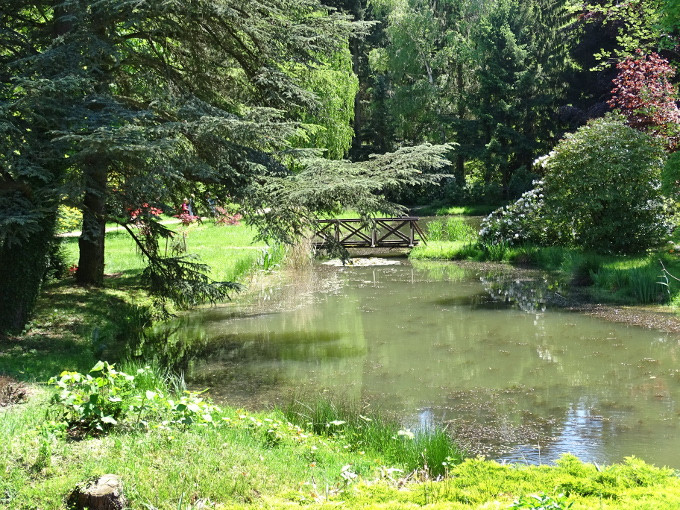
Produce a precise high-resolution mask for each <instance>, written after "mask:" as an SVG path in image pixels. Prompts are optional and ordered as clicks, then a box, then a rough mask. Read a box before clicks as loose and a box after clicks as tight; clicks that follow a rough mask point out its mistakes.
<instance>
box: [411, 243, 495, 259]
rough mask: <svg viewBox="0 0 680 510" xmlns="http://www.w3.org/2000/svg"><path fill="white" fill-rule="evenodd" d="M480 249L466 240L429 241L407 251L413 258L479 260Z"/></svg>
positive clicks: (480, 255)
mask: <svg viewBox="0 0 680 510" xmlns="http://www.w3.org/2000/svg"><path fill="white" fill-rule="evenodd" d="M481 257H482V250H481V249H479V248H478V247H477V246H476V245H474V244H472V243H469V242H466V241H430V242H428V243H427V244H425V243H421V244H419V245H418V246H415V247H414V248H413V249H412V250H411V252H410V253H409V258H411V259H414V260H426V259H429V260H463V259H473V260H479V259H481Z"/></svg>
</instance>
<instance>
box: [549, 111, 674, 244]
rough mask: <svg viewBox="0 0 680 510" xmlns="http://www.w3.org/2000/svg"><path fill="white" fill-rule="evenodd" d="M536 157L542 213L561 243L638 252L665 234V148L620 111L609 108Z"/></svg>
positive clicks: (666, 229)
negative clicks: (539, 167) (540, 173)
mask: <svg viewBox="0 0 680 510" xmlns="http://www.w3.org/2000/svg"><path fill="white" fill-rule="evenodd" d="M541 164H542V166H543V168H544V169H545V176H544V179H543V190H544V193H545V204H544V207H545V210H544V214H545V216H544V219H545V220H547V223H548V224H550V225H551V228H552V229H553V230H554V232H555V235H556V241H558V242H560V243H561V244H566V245H573V246H576V247H582V248H586V249H592V250H595V251H598V252H603V253H636V252H640V251H643V250H645V249H647V248H650V247H652V246H656V245H659V244H660V243H661V242H663V241H664V240H665V239H666V238H667V236H668V235H669V234H670V222H669V217H668V213H667V210H666V207H665V205H664V202H663V200H662V196H661V192H660V177H661V169H662V166H663V150H662V148H661V147H660V146H659V145H658V144H657V143H656V142H655V141H654V140H653V139H652V138H651V137H650V136H648V135H646V134H644V133H641V132H639V131H636V130H635V129H633V128H630V127H628V126H626V125H625V124H624V123H623V122H622V121H621V120H620V118H618V117H616V116H614V115H607V116H605V117H603V118H600V119H596V120H594V121H591V122H590V123H588V124H587V125H586V126H583V127H581V128H580V129H579V130H578V131H576V132H575V133H573V134H568V135H566V136H565V137H564V138H563V139H562V140H561V141H560V142H559V143H558V144H557V147H556V148H555V150H554V151H553V152H551V153H550V154H549V155H548V156H547V157H544V158H542V160H541Z"/></svg>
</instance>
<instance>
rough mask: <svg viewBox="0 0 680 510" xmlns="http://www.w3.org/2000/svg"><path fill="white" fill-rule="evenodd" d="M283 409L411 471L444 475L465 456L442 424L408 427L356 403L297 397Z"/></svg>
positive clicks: (289, 415) (299, 422) (309, 426)
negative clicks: (367, 413)
mask: <svg viewBox="0 0 680 510" xmlns="http://www.w3.org/2000/svg"><path fill="white" fill-rule="evenodd" d="M283 412H284V415H285V416H286V418H287V419H288V420H289V421H291V422H292V423H295V424H297V425H299V426H301V427H304V428H306V429H307V430H309V431H310V432H313V433H315V434H318V435H326V436H330V437H334V438H336V439H339V440H341V441H345V442H346V443H347V444H349V445H351V448H352V449H354V450H357V449H358V450H360V451H363V452H370V453H372V454H373V455H377V456H379V457H380V458H382V459H384V461H385V462H387V463H388V464H395V465H398V466H401V467H402V468H403V469H406V470H407V471H424V472H426V473H428V475H429V476H433V477H436V476H441V475H443V474H444V473H445V471H446V469H447V466H448V465H453V464H456V463H459V462H460V461H461V460H462V458H463V453H462V452H461V450H460V449H459V448H458V447H457V446H456V445H455V443H454V442H453V440H452V439H451V437H449V436H448V435H447V433H446V432H445V431H444V430H443V429H442V428H440V427H434V428H432V429H424V430H415V431H411V430H406V429H404V428H403V427H402V426H401V425H400V424H399V423H398V422H397V421H396V420H390V419H388V418H386V417H384V416H380V415H370V416H365V415H364V414H362V410H361V409H360V408H359V407H358V406H357V405H356V404H351V403H349V404H348V403H341V404H336V403H332V402H330V401H328V400H317V401H314V402H312V403H309V404H307V403H302V402H299V401H295V402H293V403H291V404H289V405H288V407H286V408H285V410H284V411H283Z"/></svg>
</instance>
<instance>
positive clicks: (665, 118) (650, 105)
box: [608, 50, 680, 151]
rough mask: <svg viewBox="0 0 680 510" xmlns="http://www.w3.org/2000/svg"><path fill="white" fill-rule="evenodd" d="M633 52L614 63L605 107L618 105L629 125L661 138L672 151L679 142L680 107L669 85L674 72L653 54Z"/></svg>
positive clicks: (672, 88) (663, 60)
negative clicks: (608, 96)
mask: <svg viewBox="0 0 680 510" xmlns="http://www.w3.org/2000/svg"><path fill="white" fill-rule="evenodd" d="M636 53H637V56H636V57H630V58H627V59H626V60H624V61H622V62H619V63H618V64H617V66H616V67H617V68H618V70H619V74H618V76H617V77H616V78H614V80H613V83H614V89H613V90H612V98H611V99H610V100H609V101H608V103H609V106H611V107H612V108H618V109H619V110H620V111H621V113H623V114H624V115H625V116H626V118H627V120H628V124H629V125H630V126H631V127H634V128H636V129H639V130H641V131H646V132H648V133H649V134H652V135H654V136H657V137H660V138H662V139H663V141H664V143H665V145H666V147H667V148H668V149H669V150H671V151H675V150H676V149H677V148H678V142H679V141H680V109H678V105H677V91H676V90H675V87H674V86H673V85H672V84H671V78H673V76H674V75H675V71H674V69H673V68H672V67H671V65H670V64H669V63H668V61H667V60H666V59H664V58H662V57H660V56H659V55H658V54H657V53H650V54H649V55H644V54H643V53H642V52H641V51H640V50H638V51H637V52H636Z"/></svg>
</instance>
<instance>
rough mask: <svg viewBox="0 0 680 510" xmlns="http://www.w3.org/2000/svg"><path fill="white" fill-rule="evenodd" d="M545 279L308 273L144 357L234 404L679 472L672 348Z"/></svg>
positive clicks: (503, 450)
mask: <svg viewBox="0 0 680 510" xmlns="http://www.w3.org/2000/svg"><path fill="white" fill-rule="evenodd" d="M552 283H553V282H551V280H550V279H549V278H548V277H547V276H542V275H540V274H531V275H529V276H525V275H522V274H521V273H520V274H506V273H505V272H504V271H503V270H501V269H498V270H491V271H490V270H480V269H464V268H462V267H460V266H458V265H456V264H454V263H445V262H441V263H439V262H438V263H431V262H430V263H421V264H417V265H414V264H412V263H410V262H409V261H407V260H404V259H386V260H384V261H381V260H374V261H369V263H368V264H367V265H358V266H345V267H342V266H334V265H323V264H318V265H315V266H314V267H313V268H311V269H309V270H305V271H301V272H299V273H296V274H295V275H293V276H292V277H291V278H288V279H287V280H285V282H284V283H281V284H279V285H277V286H275V287H274V288H269V289H268V290H267V291H264V292H262V293H261V295H259V296H258V299H256V300H254V302H252V303H249V304H247V305H244V304H242V305H238V306H235V305H231V306H226V307H221V308H211V309H205V310H202V311H199V312H197V313H193V314H191V315H190V316H189V317H187V318H185V320H183V321H179V322H177V323H175V324H174V326H173V328H172V329H171V330H170V331H163V332H157V335H156V340H157V342H158V343H154V341H151V340H147V343H146V344H145V345H142V346H140V347H139V349H138V353H142V352H144V351H146V353H145V355H149V352H150V351H147V349H150V350H151V351H154V352H155V353H156V355H157V356H160V357H161V358H163V357H165V358H166V359H169V360H173V361H174V362H175V363H177V364H178V365H179V366H180V368H182V369H183V370H184V372H185V377H186V379H187V381H188V382H189V383H190V385H191V386H192V387H194V388H206V387H209V388H210V394H211V395H212V396H213V398H214V399H216V400H218V401H223V402H225V403H228V404H230V405H233V406H243V407H246V408H250V409H252V408H258V407H271V406H274V405H279V406H285V405H286V404H287V403H289V402H291V400H292V399H303V400H304V399H307V400H309V399H316V398H325V399H328V400H331V401H340V400H342V401H353V402H358V403H361V404H362V405H366V406H368V408H369V409H368V411H367V412H369V413H370V412H371V411H375V412H381V413H387V414H391V415H394V416H398V417H399V419H400V420H401V421H402V422H403V424H404V426H405V427H409V428H411V429H412V430H414V431H419V430H426V429H427V428H428V427H430V426H431V425H432V424H435V423H437V424H440V425H444V426H446V427H447V430H449V431H450V432H451V433H452V434H453V435H454V437H455V438H456V439H457V441H458V442H459V443H460V444H462V445H463V446H464V447H465V448H466V449H467V450H468V451H469V452H470V453H473V454H482V455H485V456H487V457H489V458H494V459H498V460H501V461H513V462H526V463H549V462H552V461H553V460H555V459H557V458H558V457H559V456H560V455H562V454H563V453H566V452H570V453H573V454H575V455H577V456H579V457H580V458H581V459H582V460H584V461H588V462H597V463H612V462H618V461H621V460H622V459H623V458H624V457H627V456H631V455H635V456H637V457H640V458H642V459H644V460H645V461H647V462H650V463H654V464H656V465H668V466H671V467H674V468H680V456H678V452H680V433H679V432H680V429H679V425H680V408H679V407H678V406H677V403H678V402H679V398H680V364H678V361H679V358H680V339H679V338H678V337H677V336H675V335H672V334H666V333H660V332H657V331H652V330H646V329H642V328H638V327H634V326H626V325H622V324H616V323H611V322H606V321H603V320H601V319H598V318H594V317H590V316H585V315H582V314H578V313H573V312H566V311H563V310H559V309H555V308H551V307H550V306H549V305H550V303H551V302H553V301H554V300H555V299H558V298H559V294H556V293H555V292H553V291H552V290H551V287H552ZM159 345H162V347H159Z"/></svg>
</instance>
